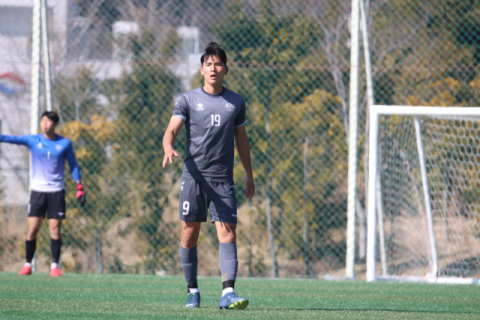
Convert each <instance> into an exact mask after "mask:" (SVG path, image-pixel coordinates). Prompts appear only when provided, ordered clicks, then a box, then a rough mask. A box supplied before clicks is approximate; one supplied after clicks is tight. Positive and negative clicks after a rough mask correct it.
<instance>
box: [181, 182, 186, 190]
mask: <svg viewBox="0 0 480 320" xmlns="http://www.w3.org/2000/svg"><path fill="white" fill-rule="evenodd" d="M184 184H185V181H182V186H181V187H180V189H181V190H182V191H183V185H184Z"/></svg>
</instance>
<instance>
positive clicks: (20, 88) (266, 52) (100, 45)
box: [0, 0, 480, 278]
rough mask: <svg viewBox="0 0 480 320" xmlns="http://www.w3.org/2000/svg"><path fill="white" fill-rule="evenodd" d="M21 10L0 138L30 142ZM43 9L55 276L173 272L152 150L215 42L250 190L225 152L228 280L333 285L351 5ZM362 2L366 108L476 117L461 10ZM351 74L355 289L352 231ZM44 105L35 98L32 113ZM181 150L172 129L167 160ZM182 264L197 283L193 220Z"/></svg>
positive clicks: (13, 256)
mask: <svg viewBox="0 0 480 320" xmlns="http://www.w3.org/2000/svg"><path fill="white" fill-rule="evenodd" d="M32 2H33V1H31V0H16V1H0V122H1V125H0V127H1V134H14V135H22V134H26V133H28V132H29V131H30V102H31V100H32V97H31V94H30V89H31V83H30V79H31V59H32V50H31V49H32V31H31V30H32ZM47 2H48V10H47V12H48V16H49V21H48V28H49V31H50V33H49V36H50V53H51V62H52V68H51V69H52V94H53V108H54V110H55V111H57V112H58V113H59V114H60V117H61V127H60V128H59V129H60V133H61V134H64V135H65V136H67V137H68V138H70V139H71V140H72V141H73V144H74V147H75V150H76V154H77V158H78V162H79V164H80V167H81V171H82V174H83V180H84V185H85V191H86V194H87V198H88V200H87V201H88V204H87V207H85V208H83V209H81V208H79V206H78V204H77V203H76V202H75V201H74V199H73V197H74V196H73V193H74V191H75V189H74V185H73V183H72V181H71V179H70V177H69V176H68V175H67V177H66V181H67V187H66V192H67V195H68V197H67V208H68V210H67V220H66V221H65V224H64V226H63V230H62V233H63V236H64V246H63V248H62V250H63V251H62V260H61V264H62V267H63V270H64V271H66V272H79V273H93V272H97V273H102V272H103V273H108V272H112V273H148V274H155V273H158V274H181V272H182V271H181V267H180V265H179V258H178V242H179V241H178V240H179V232H180V230H179V228H180V226H179V222H178V193H179V190H180V186H179V181H178V178H179V176H180V172H181V161H177V162H176V163H174V165H172V166H169V167H168V168H167V169H166V170H164V169H162V168H160V164H161V160H162V158H163V151H162V147H161V139H162V136H163V133H164V130H165V128H166V124H167V123H168V120H169V118H170V115H171V112H172V109H173V106H174V101H175V99H176V98H178V97H179V95H180V94H181V93H183V92H185V91H188V90H190V89H193V88H196V87H198V86H200V85H201V83H202V77H201V76H200V75H199V72H198V69H199V66H200V63H199V58H200V54H201V53H202V52H203V49H204V48H205V47H206V45H207V44H208V42H210V41H217V42H219V43H220V45H221V46H222V47H223V48H225V49H226V51H227V54H228V59H229V60H228V65H229V67H230V72H229V74H228V75H227V77H226V78H225V79H226V83H225V86H226V87H228V88H230V89H232V90H233V91H236V92H238V93H240V94H241V95H243V96H244V97H245V99H246V105H247V132H248V134H249V137H250V142H251V147H252V159H253V168H254V175H255V178H256V185H257V195H256V197H255V198H254V199H253V201H248V200H246V199H245V198H244V197H243V196H242V195H241V188H242V187H243V185H244V179H245V177H244V174H243V171H242V167H241V164H240V160H239V159H238V156H237V157H236V163H235V171H234V172H235V173H234V174H235V180H236V185H237V186H238V190H237V191H238V195H239V197H238V206H239V208H240V211H239V217H240V219H239V221H240V223H239V228H238V239H239V240H238V241H239V259H240V264H239V273H240V275H241V276H273V277H324V276H327V275H329V276H343V275H344V274H345V253H346V242H347V241H346V225H347V214H346V203H347V173H348V172H347V171H348V170H347V157H348V152H347V137H348V133H349V120H350V119H349V94H350V92H349V89H348V88H349V79H350V49H351V48H350V43H351V41H350V40H351V39H350V37H351V35H350V25H351V18H350V17H351V0H321V1H320V0H305V1H298V0H266V1H259V0H246V1H234V0H225V1H220V0H209V1H204V0H179V1H170V0H82V1H80V0H49V1H47ZM364 3H365V8H366V15H367V23H368V27H369V33H370V49H371V58H372V72H373V79H374V89H375V95H374V98H375V103H376V104H397V105H404V104H407V105H442V106H451V105H460V106H475V105H480V103H479V102H480V101H479V100H480V99H479V96H480V95H479V89H480V87H479V81H478V63H479V61H480V58H479V56H480V55H479V53H478V48H479V45H480V39H479V37H478V34H480V32H479V31H480V27H479V25H480V24H479V22H478V17H479V16H480V14H479V10H480V9H479V7H478V4H476V2H474V1H460V0H439V1H435V2H428V1H420V0H408V1H388V0H378V1H370V0H366V1H364ZM363 61H364V60H363V57H362V56H361V57H360V62H361V63H360V66H359V70H360V74H361V76H360V85H359V87H360V97H359V99H358V101H359V112H358V114H359V126H358V127H359V128H358V141H359V150H358V163H359V164H358V170H357V171H358V177H357V183H358V184H357V186H358V188H357V190H358V201H357V203H356V204H355V208H356V224H355V240H356V242H355V250H356V257H355V273H356V274H357V275H358V277H359V278H362V277H363V272H364V270H365V263H364V262H365V255H366V234H367V232H366V216H365V202H366V201H365V194H366V184H365V175H366V174H367V168H366V164H367V163H368V159H367V154H368V152H367V149H368V146H367V140H366V131H367V129H368V123H367V122H366V121H365V119H366V114H367V108H366V103H367V99H366V98H365V94H364V91H365V76H364V75H365V66H364V64H363ZM41 71H43V66H42V67H41ZM41 80H42V83H43V82H44V80H45V79H43V78H42V79H41ZM42 88H43V85H42ZM45 108H46V103H45V92H44V90H43V89H42V91H41V95H40V109H41V110H40V111H44V110H45ZM184 139H185V138H184V132H182V133H181V137H180V138H179V140H178V141H177V144H176V148H177V151H179V152H180V153H181V154H180V158H182V157H183V156H184V151H185V140H184ZM399 143H404V142H401V141H399ZM0 150H1V158H0V190H1V191H0V194H1V195H2V196H3V199H2V200H1V202H0V270H4V271H17V270H18V269H20V267H21V265H22V264H23V256H24V237H25V233H26V230H27V225H26V221H25V220H26V214H27V213H26V211H27V210H26V208H27V203H28V184H29V181H28V180H29V178H28V172H29V155H28V151H27V150H26V149H25V148H22V147H18V146H11V145H6V144H0ZM176 160H179V159H176ZM420 196H421V195H420ZM38 246H39V250H38V252H37V262H38V270H39V271H47V269H48V266H49V263H50V259H51V258H50V253H49V235H48V230H47V228H46V227H45V226H44V227H43V228H42V230H41V233H40V235H39V241H38ZM199 252H202V257H203V258H202V259H200V269H199V272H200V274H201V275H219V271H218V265H217V264H218V263H217V257H218V252H217V238H216V232H215V230H214V227H213V226H212V225H210V224H205V225H204V226H203V229H202V232H201V239H200V244H199Z"/></svg>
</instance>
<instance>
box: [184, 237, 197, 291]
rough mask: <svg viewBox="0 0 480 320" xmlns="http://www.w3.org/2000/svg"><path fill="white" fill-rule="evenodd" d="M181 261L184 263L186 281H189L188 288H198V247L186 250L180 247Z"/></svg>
mask: <svg viewBox="0 0 480 320" xmlns="http://www.w3.org/2000/svg"><path fill="white" fill-rule="evenodd" d="M180 261H181V262H182V269H183V274H184V275H185V280H187V286H188V288H189V289H190V288H198V284H197V269H198V257H197V246H195V247H193V248H190V249H185V248H184V247H182V246H180Z"/></svg>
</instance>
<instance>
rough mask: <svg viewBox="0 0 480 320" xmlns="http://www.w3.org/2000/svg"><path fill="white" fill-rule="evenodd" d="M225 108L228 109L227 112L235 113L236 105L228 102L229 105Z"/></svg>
mask: <svg viewBox="0 0 480 320" xmlns="http://www.w3.org/2000/svg"><path fill="white" fill-rule="evenodd" d="M225 108H227V111H234V110H235V105H234V104H232V103H230V102H227V104H226V105H225Z"/></svg>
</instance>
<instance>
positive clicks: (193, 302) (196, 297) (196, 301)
mask: <svg viewBox="0 0 480 320" xmlns="http://www.w3.org/2000/svg"><path fill="white" fill-rule="evenodd" d="M185 308H200V292H195V293H189V294H188V298H187V303H186V304H185Z"/></svg>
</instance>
